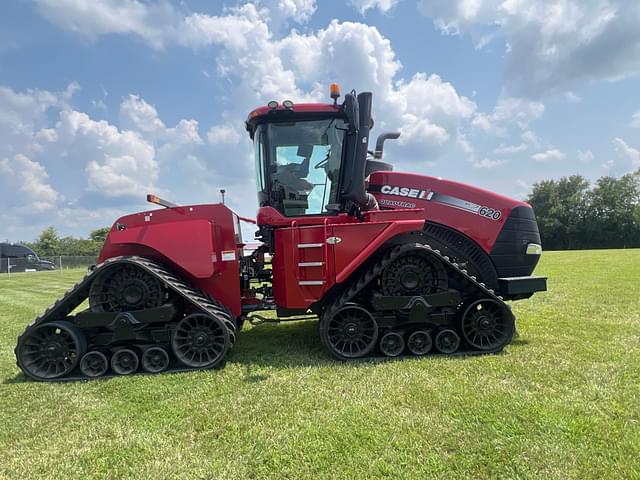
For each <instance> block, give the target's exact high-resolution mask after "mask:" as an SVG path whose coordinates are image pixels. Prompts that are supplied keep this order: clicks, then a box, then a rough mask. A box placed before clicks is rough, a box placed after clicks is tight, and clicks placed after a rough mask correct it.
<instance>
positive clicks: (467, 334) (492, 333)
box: [460, 298, 515, 350]
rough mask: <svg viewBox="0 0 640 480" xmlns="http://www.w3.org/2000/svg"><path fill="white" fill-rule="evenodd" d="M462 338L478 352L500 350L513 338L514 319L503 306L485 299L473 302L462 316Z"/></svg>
mask: <svg viewBox="0 0 640 480" xmlns="http://www.w3.org/2000/svg"><path fill="white" fill-rule="evenodd" d="M460 327H461V330H462V336H463V337H464V339H465V340H466V341H467V343H468V344H469V345H471V346H472V347H474V348H477V349H478V350H496V349H501V348H502V347H504V346H505V345H506V344H508V343H509V342H510V341H511V339H512V338H513V334H514V331H515V322H514V317H513V314H512V313H511V311H510V310H509V309H508V308H506V307H505V306H504V305H501V304H500V303H498V302H496V301H495V300H493V299H490V298H485V299H482V300H477V301H475V302H473V303H472V304H471V305H469V307H467V309H466V310H465V312H464V314H463V315H462V319H461V325H460Z"/></svg>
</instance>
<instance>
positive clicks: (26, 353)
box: [16, 321, 87, 380]
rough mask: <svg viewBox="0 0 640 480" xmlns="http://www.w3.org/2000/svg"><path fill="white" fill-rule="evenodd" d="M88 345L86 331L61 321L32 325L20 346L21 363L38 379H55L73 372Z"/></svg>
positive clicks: (17, 352)
mask: <svg viewBox="0 0 640 480" xmlns="http://www.w3.org/2000/svg"><path fill="white" fill-rule="evenodd" d="M86 349H87V345H86V340H85V337H84V335H83V334H82V332H81V331H80V330H79V329H78V328H77V327H76V326H75V325H73V324H72V323H70V322H65V321H60V322H50V323H43V324H40V325H37V326H34V327H32V330H31V331H30V332H27V333H25V334H24V335H22V336H21V337H20V340H19V343H18V346H17V348H16V357H17V361H18V366H19V367H20V368H21V369H22V370H23V371H24V372H25V373H26V374H27V375H29V376H30V377H31V378H33V379H35V380H51V379H54V378H60V377H63V376H64V375H67V374H68V373H70V372H71V371H72V370H73V369H74V368H76V366H77V365H78V362H79V361H80V358H81V357H82V356H83V355H84V353H85V351H86Z"/></svg>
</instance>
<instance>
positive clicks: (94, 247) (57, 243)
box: [21, 227, 111, 257]
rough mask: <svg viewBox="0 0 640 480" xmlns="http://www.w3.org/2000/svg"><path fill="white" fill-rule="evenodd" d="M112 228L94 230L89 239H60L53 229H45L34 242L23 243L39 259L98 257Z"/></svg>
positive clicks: (69, 237)
mask: <svg viewBox="0 0 640 480" xmlns="http://www.w3.org/2000/svg"><path fill="white" fill-rule="evenodd" d="M109 230H111V228H110V227H102V228H97V229H96V230H92V231H91V233H90V234H89V238H77V237H71V236H68V237H60V235H59V234H58V232H57V231H56V229H55V228H53V227H48V228H45V229H44V230H43V231H42V233H40V235H39V236H38V238H37V239H36V240H35V241H34V242H21V244H22V245H25V246H27V247H29V248H31V249H32V250H33V251H34V252H36V253H37V254H38V256H39V257H53V256H56V257H57V256H61V255H62V256H72V257H76V256H82V257H85V256H86V257H97V256H98V254H99V253H100V249H101V248H102V244H103V243H104V241H105V239H106V238H107V235H108V233H109Z"/></svg>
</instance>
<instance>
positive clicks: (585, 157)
mask: <svg viewBox="0 0 640 480" xmlns="http://www.w3.org/2000/svg"><path fill="white" fill-rule="evenodd" d="M594 158H595V157H594V155H593V152H592V151H591V150H585V151H584V152H583V151H582V150H578V160H580V161H581V162H583V163H589V162H591V161H593V159H594Z"/></svg>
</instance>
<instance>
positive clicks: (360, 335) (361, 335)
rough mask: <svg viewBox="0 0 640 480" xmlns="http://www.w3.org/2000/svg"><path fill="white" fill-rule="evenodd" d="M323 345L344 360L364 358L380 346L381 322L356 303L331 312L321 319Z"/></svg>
mask: <svg viewBox="0 0 640 480" xmlns="http://www.w3.org/2000/svg"><path fill="white" fill-rule="evenodd" d="M320 336H321V339H322V342H323V344H324V345H325V346H326V347H327V348H328V349H329V351H330V352H331V353H332V354H333V355H334V356H335V357H337V358H339V359H340V360H350V359H353V358H360V357H364V356H365V355H367V354H368V353H370V352H371V351H372V350H373V349H374V347H375V346H376V341H377V340H378V322H376V319H375V318H373V315H371V313H369V311H367V310H366V309H364V308H362V307H361V306H359V305H357V304H355V303H348V304H346V305H343V306H342V307H340V308H339V309H337V310H336V311H334V312H328V313H326V314H325V315H323V317H322V320H320Z"/></svg>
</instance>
